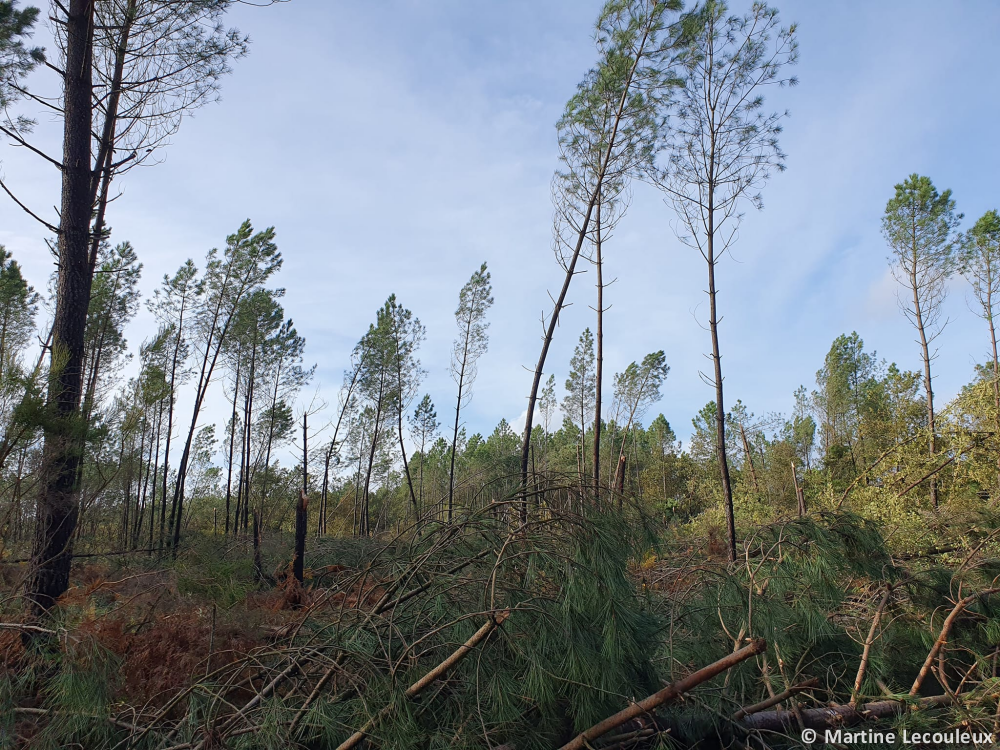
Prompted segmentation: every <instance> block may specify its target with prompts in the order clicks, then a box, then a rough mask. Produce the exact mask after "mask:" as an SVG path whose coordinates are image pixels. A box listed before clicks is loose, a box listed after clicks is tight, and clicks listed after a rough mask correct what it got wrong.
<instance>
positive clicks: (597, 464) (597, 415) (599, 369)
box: [593, 190, 604, 507]
mask: <svg viewBox="0 0 1000 750" xmlns="http://www.w3.org/2000/svg"><path fill="white" fill-rule="evenodd" d="M595 211H596V213H595V216H594V227H595V229H596V237H595V243H594V246H595V247H594V249H595V258H596V260H597V364H596V369H595V373H594V462H593V463H594V502H595V503H597V507H600V506H601V383H602V380H603V377H604V276H603V270H604V269H603V263H602V259H601V191H600V190H598V191H597V205H596V206H595Z"/></svg>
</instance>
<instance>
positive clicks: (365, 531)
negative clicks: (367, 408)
mask: <svg viewBox="0 0 1000 750" xmlns="http://www.w3.org/2000/svg"><path fill="white" fill-rule="evenodd" d="M384 391H385V370H384V369H383V370H381V375H380V377H379V382H378V401H377V402H376V406H375V424H374V427H373V429H372V448H371V452H370V453H369V454H368V471H367V472H365V491H364V493H363V494H362V495H361V524H360V525H361V527H362V529H361V533H362V535H364V536H368V535H369V533H370V526H371V523H370V517H369V515H368V489H369V487H370V486H371V479H372V466H374V464H375V449H376V448H377V447H378V437H379V436H378V433H379V423H380V422H381V420H382V395H383V393H384Z"/></svg>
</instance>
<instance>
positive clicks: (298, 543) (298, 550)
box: [292, 414, 309, 583]
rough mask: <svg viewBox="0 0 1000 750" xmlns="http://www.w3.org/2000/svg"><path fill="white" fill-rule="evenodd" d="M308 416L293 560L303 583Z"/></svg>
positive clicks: (304, 417) (294, 570) (304, 420)
mask: <svg viewBox="0 0 1000 750" xmlns="http://www.w3.org/2000/svg"><path fill="white" fill-rule="evenodd" d="M307 425H308V415H307V414H303V415H302V492H300V493H299V501H298V502H297V503H296V504H295V557H294V559H293V560H292V575H294V576H295V580H296V581H298V582H299V583H302V579H303V577H304V576H305V557H306V529H307V524H306V522H307V520H308V519H307V518H306V509H307V508H308V507H309V497H308V495H306V493H307V492H308V491H309V430H308V427H307Z"/></svg>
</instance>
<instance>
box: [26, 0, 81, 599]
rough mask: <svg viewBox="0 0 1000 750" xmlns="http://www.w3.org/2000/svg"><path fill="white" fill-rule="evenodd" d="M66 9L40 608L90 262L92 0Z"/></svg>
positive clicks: (36, 585)
mask: <svg viewBox="0 0 1000 750" xmlns="http://www.w3.org/2000/svg"><path fill="white" fill-rule="evenodd" d="M68 5H69V8H68V12H67V13H66V25H65V34H66V54H65V57H66V63H65V64H66V73H65V74H64V77H63V81H64V89H63V92H64V96H63V110H64V116H63V159H62V164H63V167H62V195H61V200H60V212H59V237H58V247H59V272H58V280H57V286H56V312H55V319H54V321H53V324H52V368H51V371H50V375H49V403H50V404H51V408H52V411H53V414H52V418H51V419H50V420H48V421H47V422H46V423H45V426H44V428H43V429H44V435H45V444H44V447H43V453H42V487H41V492H40V494H39V498H38V511H37V520H36V526H35V539H34V543H33V546H32V554H31V557H32V566H31V574H30V578H29V580H28V585H27V590H26V594H27V599H28V601H29V602H30V606H31V610H32V612H33V613H34V614H35V615H42V614H44V613H45V612H47V611H48V610H49V608H51V606H52V605H53V604H54V603H55V600H56V599H57V598H58V597H59V596H60V595H61V594H62V593H63V592H64V591H66V589H67V588H68V586H69V569H70V563H71V561H72V552H73V550H72V546H73V532H74V530H75V529H76V523H77V518H78V516H79V482H78V474H77V466H78V464H79V462H80V454H81V449H82V446H81V445H80V441H79V438H78V437H77V435H78V433H79V430H78V425H77V423H78V421H79V416H80V415H79V408H80V397H81V386H82V375H83V356H84V347H83V341H84V331H85V328H86V325H87V310H88V308H89V306H90V290H91V284H92V282H93V275H92V273H91V268H90V257H89V252H88V251H89V241H90V218H91V209H92V207H93V203H92V201H91V199H90V181H91V171H90V157H91V152H90V147H91V129H92V122H93V110H92V102H91V98H92V95H93V68H92V54H93V34H94V24H93V17H94V4H93V2H92V0H69V3H68Z"/></svg>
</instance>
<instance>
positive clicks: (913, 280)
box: [910, 220, 938, 510]
mask: <svg viewBox="0 0 1000 750" xmlns="http://www.w3.org/2000/svg"><path fill="white" fill-rule="evenodd" d="M916 247H917V239H916V220H914V224H913V254H914V257H913V262H912V265H911V267H910V286H911V287H912V288H913V311H914V313H915V315H916V319H917V332H918V333H919V334H920V353H921V354H922V355H923V359H924V390H925V391H926V393H927V430H928V432H929V436H928V441H927V454H928V455H929V456H930V457H931V458H932V459H933V458H934V455H935V453H936V450H935V448H936V446H935V435H934V432H935V425H934V389H933V387H932V385H931V354H930V344H929V342H928V341H927V333H926V331H925V330H924V316H923V312H922V310H921V309H920V296H919V295H918V294H917V258H916ZM930 479H931V484H930V490H931V506H932V507H933V508H934V509H935V510H937V507H938V491H937V477H936V476H931V478H930Z"/></svg>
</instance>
